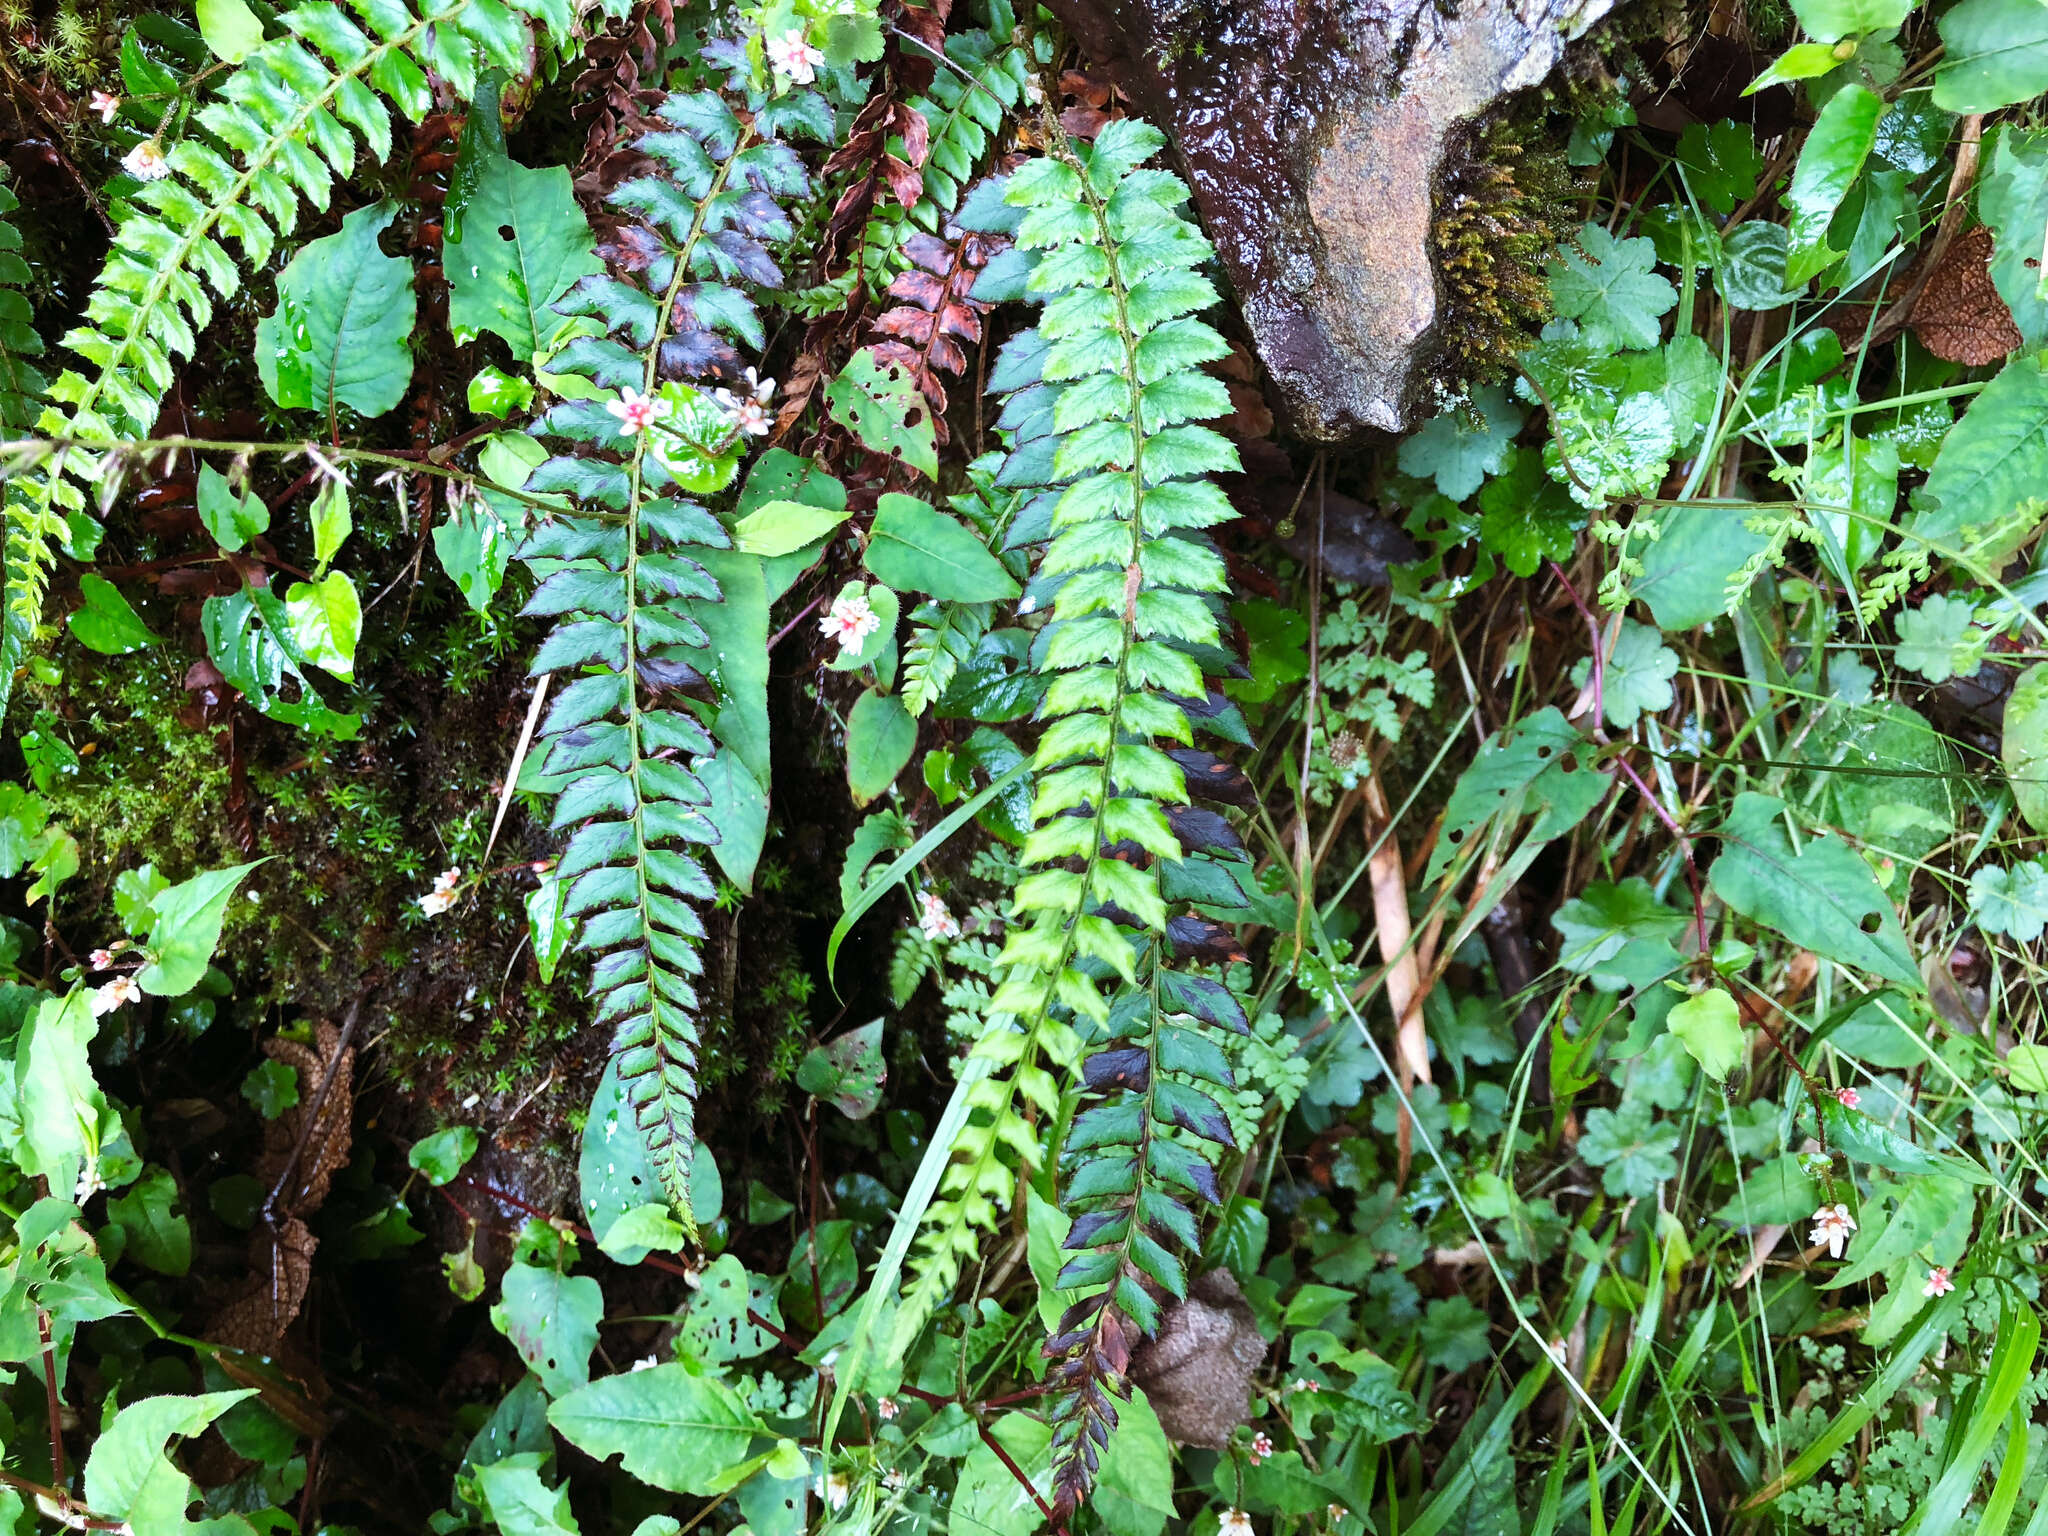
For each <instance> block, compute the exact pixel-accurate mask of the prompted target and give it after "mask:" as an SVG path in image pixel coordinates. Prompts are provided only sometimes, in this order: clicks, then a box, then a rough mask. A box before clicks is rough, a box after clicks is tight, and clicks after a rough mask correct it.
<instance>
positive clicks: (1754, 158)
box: [1676, 122, 1764, 218]
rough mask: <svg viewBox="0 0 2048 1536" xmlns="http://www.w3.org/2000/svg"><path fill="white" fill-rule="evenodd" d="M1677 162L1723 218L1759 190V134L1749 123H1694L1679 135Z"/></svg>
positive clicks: (1761, 170) (1695, 190) (1703, 200)
mask: <svg viewBox="0 0 2048 1536" xmlns="http://www.w3.org/2000/svg"><path fill="white" fill-rule="evenodd" d="M1676 158H1677V161H1678V164H1679V166H1680V167H1681V168H1682V169H1683V170H1684V172H1685V184H1686V186H1687V187H1688V188H1690V189H1691V191H1692V195H1693V196H1694V197H1696V198H1698V199H1699V201H1700V203H1701V205H1702V206H1704V207H1706V208H1708V209H1710V210H1712V211H1713V212H1715V213H1718V214H1720V215H1721V216H1722V217H1724V218H1725V217H1727V215H1729V214H1731V213H1733V212H1734V211H1735V205H1736V204H1737V203H1740V202H1742V201H1743V200H1744V199H1746V198H1747V197H1749V195H1750V194H1751V193H1753V192H1755V191H1756V184H1757V179H1758V178H1759V177H1761V176H1762V175H1763V173H1764V160H1763V156H1762V155H1759V154H1758V153H1757V152H1756V133H1755V131H1754V130H1753V129H1751V128H1750V126H1749V125H1748V124H1747V123H1738V122H1719V123H1714V124H1711V125H1709V124H1707V123H1692V124H1689V125H1687V127H1686V129H1685V131H1684V132H1683V133H1681V134H1680V135H1679V136H1678V154H1677V157H1676Z"/></svg>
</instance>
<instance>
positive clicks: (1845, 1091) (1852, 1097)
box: [1835, 1088, 1863, 1109]
mask: <svg viewBox="0 0 2048 1536" xmlns="http://www.w3.org/2000/svg"><path fill="white" fill-rule="evenodd" d="M1835 1102H1836V1103H1838V1104H1840V1105H1841V1106H1842V1108H1844V1109H1854V1108H1855V1107H1856V1106H1857V1105H1858V1104H1860V1103H1862V1102H1863V1096H1862V1095H1861V1094H1859V1093H1857V1091H1856V1090H1855V1089H1854V1088H1837V1089H1836V1090H1835Z"/></svg>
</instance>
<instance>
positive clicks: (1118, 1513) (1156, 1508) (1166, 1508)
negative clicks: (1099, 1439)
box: [1020, 1391, 1174, 1536]
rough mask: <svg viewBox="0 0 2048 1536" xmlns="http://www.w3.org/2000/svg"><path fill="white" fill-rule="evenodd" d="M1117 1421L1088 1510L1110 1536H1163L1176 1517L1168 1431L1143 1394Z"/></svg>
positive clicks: (1119, 1408) (1121, 1408)
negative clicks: (1164, 1428) (1100, 1522)
mask: <svg viewBox="0 0 2048 1536" xmlns="http://www.w3.org/2000/svg"><path fill="white" fill-rule="evenodd" d="M1116 1417H1117V1423H1116V1428H1115V1429H1114V1430H1113V1431H1111V1433H1110V1437H1109V1444H1108V1446H1106V1447H1105V1448H1104V1450H1103V1453H1102V1475H1101V1477H1100V1479H1099V1480H1098V1481H1097V1482H1096V1485H1095V1491H1094V1492H1093V1493H1092V1494H1090V1495H1089V1498H1088V1507H1089V1508H1090V1509H1092V1510H1094V1511H1095V1514H1096V1516H1097V1518H1099V1519H1100V1520H1101V1521H1102V1524H1103V1527H1104V1529H1106V1530H1107V1531H1108V1532H1109V1533H1110V1536H1160V1532H1162V1531H1164V1530H1165V1529H1166V1522H1167V1521H1168V1520H1169V1519H1171V1518H1172V1517H1173V1513H1174V1508H1173V1453H1172V1452H1171V1451H1170V1450H1168V1448H1167V1444H1166V1432H1165V1430H1163V1429H1162V1428H1160V1425H1159V1415H1158V1414H1156V1413H1154V1412H1153V1411H1152V1404H1151V1403H1150V1402H1148V1401H1147V1400H1146V1397H1145V1394H1144V1393H1143V1392H1142V1391H1134V1392H1132V1394H1131V1399H1130V1401H1129V1402H1127V1403H1121V1404H1119V1405H1118V1406H1117V1415H1116ZM1026 1470H1027V1471H1028V1470H1030V1468H1029V1467H1027V1468H1026ZM1020 1491H1021V1490H1020Z"/></svg>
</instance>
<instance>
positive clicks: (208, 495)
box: [198, 464, 270, 550]
mask: <svg viewBox="0 0 2048 1536" xmlns="http://www.w3.org/2000/svg"><path fill="white" fill-rule="evenodd" d="M198 500H199V521H200V522H202V523H204V524H205V525H206V531H207V532H208V533H210V534H212V535H213V542H214V543H216V544H218V545H219V546H220V547H221V548H222V549H226V550H237V549H240V548H241V547H242V546H243V545H244V544H246V543H248V542H249V541H250V540H251V539H253V538H254V537H256V535H257V534H259V533H267V532H268V531H269V530H270V508H268V507H266V506H265V505H264V504H263V498H262V497H261V496H258V495H257V494H256V493H255V492H254V491H249V490H243V491H237V490H235V489H234V488H233V487H232V486H230V485H229V484H228V479H227V476H226V475H223V474H222V473H221V472H220V471H219V470H217V469H215V468H214V467H213V466H212V465H211V464H202V465H200V466H199V491H198Z"/></svg>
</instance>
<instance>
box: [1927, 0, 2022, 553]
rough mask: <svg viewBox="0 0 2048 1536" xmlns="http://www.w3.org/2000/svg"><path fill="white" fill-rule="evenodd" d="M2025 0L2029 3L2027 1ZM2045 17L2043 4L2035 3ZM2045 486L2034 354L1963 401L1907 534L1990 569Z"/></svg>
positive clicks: (2013, 542)
mask: <svg viewBox="0 0 2048 1536" xmlns="http://www.w3.org/2000/svg"><path fill="white" fill-rule="evenodd" d="M2030 3H2031V0H2030ZM2038 9H2039V10H2040V11H2041V13H2042V15H2043V16H2044V17H2048V5H2043V6H2040V7H2038ZM2043 485H2048V368H2044V367H2043V364H2042V360H2041V358H2040V357H2038V356H2036V355H2034V354H2031V353H2030V354H2027V355H2024V356H2021V357H2016V358H2014V359H2013V360H2012V361H2011V362H2009V363H2007V364H2006V365H2005V367H2004V368H2002V369H2000V370H1999V373H1998V377H1996V378H1995V379H1993V380H1992V381H1991V382H1990V383H1989V384H1987V385H1985V386H1984V390H1983V392H1982V393H1981V394H1979V395H1978V396H1977V398H1976V399H1974V400H1972V401H1971V402H1970V408H1969V410H1967V411H1965V412H1964V413H1963V419H1962V420H1961V421H1959V422H1957V423H1956V424H1955V427H1954V429H1953V430H1952V431H1950V433H1949V434H1948V438H1947V440H1946V441H1945V442H1943V443H1942V445H1941V452H1940V454H1939V455H1937V456H1936V458H1935V460H1934V468H1933V469H1932V470H1931V471H1929V472H1928V476H1927V486H1926V489H1925V490H1924V491H1923V492H1922V498H1923V499H1924V501H1925V502H1926V503H1927V505H1926V507H1925V509H1924V510H1922V511H1921V512H1919V513H1918V514H1917V515H1916V516H1915V517H1914V518H1913V520H1912V524H1911V526H1910V528H1909V529H1908V532H1907V536H1908V537H1909V538H1911V539H1915V540H1919V539H1925V540H1930V541H1932V542H1933V543H1934V544H1935V545H1936V546H1937V551H1938V552H1946V553H1953V552H1956V551H1968V552H1969V553H1970V554H1971V556H1972V558H1973V559H1975V560H1976V561H1977V562H1978V563H1979V564H1980V565H1986V566H1992V567H1994V568H1995V566H1996V564H1997V563H1998V562H1999V561H2000V560H2002V559H2003V558H2004V557H2005V556H2006V555H2008V554H2010V553H2011V552H2012V551H2013V550H2014V549H2017V548H2018V547H2019V545H2020V544H2021V543H2022V542H2024V541H2025V539H2026V538H2027V537H2029V536H2030V535H2031V534H2032V532H2033V531H2034V529H2035V528H2036V527H2037V526H2038V525H2039V522H2040V509H2039V507H2038V506H2037V505H2030V503H2031V502H2032V500H2033V498H2035V497H2038V496H2039V495H2040V494H2041V488H2042V486H2043Z"/></svg>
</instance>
